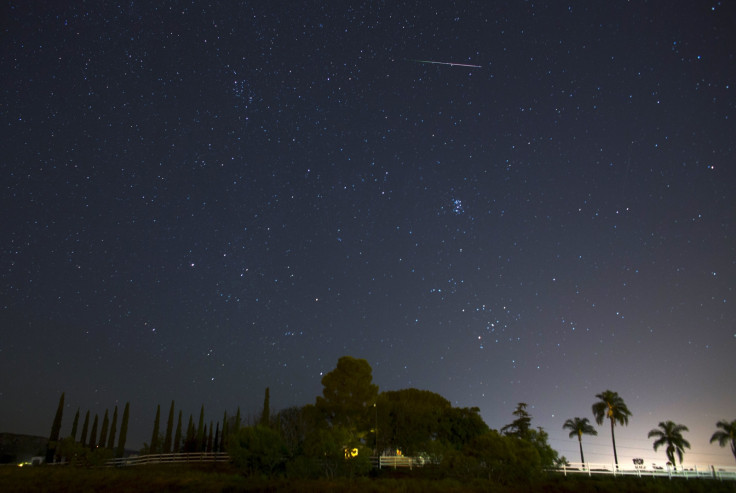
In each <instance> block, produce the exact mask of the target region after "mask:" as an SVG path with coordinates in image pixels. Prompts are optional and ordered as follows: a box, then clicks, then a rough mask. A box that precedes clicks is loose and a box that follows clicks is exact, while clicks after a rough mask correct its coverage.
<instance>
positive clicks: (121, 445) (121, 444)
mask: <svg viewBox="0 0 736 493" xmlns="http://www.w3.org/2000/svg"><path fill="white" fill-rule="evenodd" d="M129 417H130V402H126V403H125V410H123V421H122V422H121V423H120V438H119V439H118V449H117V452H116V453H115V455H116V456H117V457H118V458H120V457H122V456H123V455H124V454H125V441H126V440H127V438H128V418H129Z"/></svg>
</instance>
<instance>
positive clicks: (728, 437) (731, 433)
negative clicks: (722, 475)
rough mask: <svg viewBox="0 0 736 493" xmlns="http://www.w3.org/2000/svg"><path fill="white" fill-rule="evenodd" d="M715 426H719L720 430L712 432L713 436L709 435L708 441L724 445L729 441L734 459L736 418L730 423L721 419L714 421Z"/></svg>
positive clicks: (735, 456)
mask: <svg viewBox="0 0 736 493" xmlns="http://www.w3.org/2000/svg"><path fill="white" fill-rule="evenodd" d="M716 427H717V428H720V430H718V431H716V432H715V433H713V436H712V437H710V443H713V442H718V445H720V446H721V447H725V446H726V444H727V443H729V442H730V445H731V453H732V454H733V457H734V459H736V419H735V420H733V421H731V422H730V423H729V422H728V421H726V420H725V419H722V420H720V421H719V422H718V423H716Z"/></svg>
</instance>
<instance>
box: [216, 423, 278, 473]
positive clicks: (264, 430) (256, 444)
mask: <svg viewBox="0 0 736 493" xmlns="http://www.w3.org/2000/svg"><path fill="white" fill-rule="evenodd" d="M228 453H229V454H230V457H232V459H233V463H234V464H235V465H236V466H238V467H239V468H240V469H241V470H242V471H243V472H245V473H246V474H248V475H253V474H263V475H267V476H271V475H273V474H275V473H276V472H277V470H278V469H279V468H280V467H281V466H282V465H283V464H284V462H285V459H286V447H285V446H284V444H283V441H282V440H281V436H280V435H279V434H278V433H277V432H276V431H274V430H273V429H271V428H268V427H266V426H261V425H257V426H250V427H247V428H242V429H241V430H240V431H239V432H238V433H237V435H235V436H234V437H232V438H231V439H230V441H228Z"/></svg>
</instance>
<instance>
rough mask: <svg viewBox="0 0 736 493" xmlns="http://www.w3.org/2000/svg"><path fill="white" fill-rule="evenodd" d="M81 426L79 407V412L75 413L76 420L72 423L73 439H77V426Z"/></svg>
mask: <svg viewBox="0 0 736 493" xmlns="http://www.w3.org/2000/svg"><path fill="white" fill-rule="evenodd" d="M78 426H79V408H77V414H75V415H74V422H73V423H72V434H71V435H69V436H70V437H71V439H72V441H76V440H77V427H78Z"/></svg>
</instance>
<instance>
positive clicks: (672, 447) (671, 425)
mask: <svg viewBox="0 0 736 493" xmlns="http://www.w3.org/2000/svg"><path fill="white" fill-rule="evenodd" d="M658 426H659V429H657V428H654V429H653V430H651V431H650V432H649V434H648V435H647V438H652V437H654V438H656V440H655V441H654V451H655V452H656V451H657V449H658V448H659V447H661V446H662V445H667V449H666V450H665V453H666V454H667V458H668V459H669V460H670V462H671V463H672V467H674V468H675V471H677V464H676V463H675V453H676V454H677V457H678V458H679V459H680V465H682V454H683V453H684V452H685V449H686V448H690V442H688V441H687V440H685V439H684V438H683V437H682V432H683V431H690V430H688V429H687V426H685V425H678V424H676V423H675V422H673V421H660V423H659V425H658Z"/></svg>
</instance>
